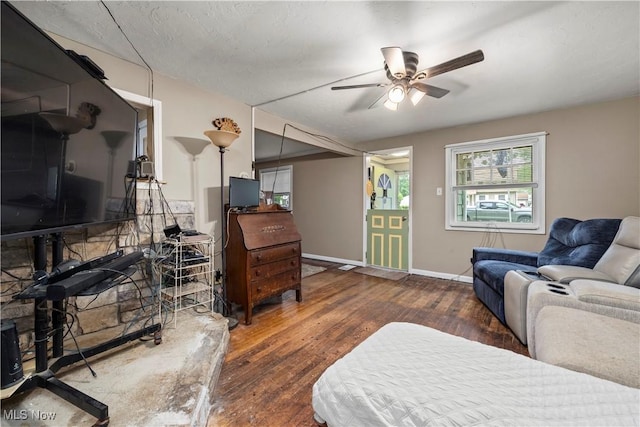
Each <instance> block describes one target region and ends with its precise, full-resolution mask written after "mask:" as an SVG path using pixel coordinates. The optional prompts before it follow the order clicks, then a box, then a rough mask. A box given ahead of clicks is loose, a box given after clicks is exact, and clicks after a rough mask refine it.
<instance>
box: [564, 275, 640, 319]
mask: <svg viewBox="0 0 640 427" xmlns="http://www.w3.org/2000/svg"><path fill="white" fill-rule="evenodd" d="M569 287H570V288H571V290H572V291H573V293H574V294H575V295H576V298H578V300H580V301H583V302H586V303H591V304H599V305H604V306H609V307H616V308H623V309H626V310H635V311H638V312H640V289H637V288H632V287H630V286H624V285H618V284H614V283H607V282H601V281H597V280H584V279H581V280H574V281H573V282H571V283H570V284H569Z"/></svg>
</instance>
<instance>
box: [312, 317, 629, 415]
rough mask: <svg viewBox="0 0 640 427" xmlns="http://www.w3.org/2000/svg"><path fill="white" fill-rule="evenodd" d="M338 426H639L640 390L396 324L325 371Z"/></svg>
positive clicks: (322, 405) (321, 385) (322, 394)
mask: <svg viewBox="0 0 640 427" xmlns="http://www.w3.org/2000/svg"><path fill="white" fill-rule="evenodd" d="M312 403H313V409H314V411H315V417H316V420H317V421H319V422H326V423H327V424H328V425H329V426H331V427H338V426H349V427H355V426H367V427H370V426H434V425H437V426H442V425H455V426H470V425H491V426H527V425H540V426H551V425H562V426H566V425H595V426H623V425H635V426H637V425H640V390H639V389H635V388H630V387H626V386H623V385H620V384H617V383H613V382H610V381H607V380H603V379H600V378H595V377H592V376H590V375H586V374H582V373H578V372H574V371H570V370H567V369H564V368H560V367H557V366H552V365H548V364H545V363H542V362H539V361H536V360H533V359H530V358H528V357H525V356H522V355H519V354H516V353H513V352H511V351H507V350H503V349H499V348H496V347H491V346H487V345H484V344H480V343H477V342H474V341H470V340H467V339H465V338H461V337H456V336H453V335H449V334H445V333H443V332H440V331H437V330H435V329H431V328H427V327H425V326H420V325H415V324H410V323H389V324H387V325H385V326H383V327H382V328H380V329H379V330H378V331H376V332H375V333H374V334H373V335H371V336H370V337H369V338H367V339H366V340H365V341H364V342H362V343H361V344H360V345H358V346H357V347H356V348H354V349H353V350H352V351H351V352H350V353H348V354H347V355H345V356H344V357H343V358H341V359H339V360H337V361H336V362H335V363H334V364H333V365H331V366H330V367H329V368H327V370H326V371H325V372H324V373H323V374H322V376H321V377H320V378H319V379H318V381H317V382H316V383H315V384H314V386H313V397H312Z"/></svg>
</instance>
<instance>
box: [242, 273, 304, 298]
mask: <svg viewBox="0 0 640 427" xmlns="http://www.w3.org/2000/svg"><path fill="white" fill-rule="evenodd" d="M296 285H298V286H299V285H300V270H292V271H287V272H284V273H280V274H277V275H275V276H273V277H270V278H268V279H264V280H254V281H253V282H251V293H252V299H253V300H255V302H258V301H260V300H262V299H265V298H269V297H272V296H274V295H279V294H281V293H283V292H284V291H288V290H289V289H293V288H294V287H296Z"/></svg>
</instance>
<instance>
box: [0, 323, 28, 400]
mask: <svg viewBox="0 0 640 427" xmlns="http://www.w3.org/2000/svg"><path fill="white" fill-rule="evenodd" d="M1 329H2V342H1V344H2V348H1V349H0V353H2V359H1V361H2V366H1V369H0V371H2V382H1V385H0V387H1V388H3V389H5V388H7V387H11V386H12V385H14V384H15V383H17V382H18V381H20V380H21V379H22V378H23V377H24V373H23V372H22V356H21V355H20V342H19V341H18V328H16V322H14V321H13V320H11V319H2V328H1Z"/></svg>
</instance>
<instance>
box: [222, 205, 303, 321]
mask: <svg viewBox="0 0 640 427" xmlns="http://www.w3.org/2000/svg"><path fill="white" fill-rule="evenodd" d="M228 231H229V241H228V243H227V248H226V271H227V298H228V300H229V301H230V302H234V303H236V304H239V305H241V306H242V307H243V309H244V321H245V324H247V325H250V324H251V317H252V310H253V307H255V306H256V305H258V304H259V303H260V302H262V301H264V300H266V299H268V298H271V297H273V296H277V295H281V294H282V293H283V292H285V291H288V290H290V289H295V291H296V301H298V302H300V301H302V286H301V277H302V276H301V263H300V252H301V246H300V241H301V237H300V233H298V229H297V228H296V225H295V223H294V222H293V215H292V214H291V211H283V210H281V211H257V212H233V211H231V212H229V224H228Z"/></svg>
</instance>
